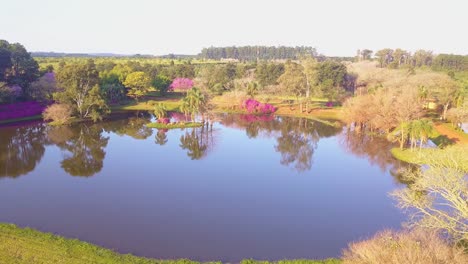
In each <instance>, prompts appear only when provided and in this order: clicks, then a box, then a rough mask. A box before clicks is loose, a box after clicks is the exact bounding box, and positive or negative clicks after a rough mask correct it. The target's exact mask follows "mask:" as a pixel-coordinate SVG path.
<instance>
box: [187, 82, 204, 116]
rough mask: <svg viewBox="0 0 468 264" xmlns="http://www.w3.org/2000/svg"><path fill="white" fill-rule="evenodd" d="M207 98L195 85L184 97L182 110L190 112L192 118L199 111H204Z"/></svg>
mask: <svg viewBox="0 0 468 264" xmlns="http://www.w3.org/2000/svg"><path fill="white" fill-rule="evenodd" d="M207 103H208V101H207V98H206V97H205V95H203V93H202V92H201V91H200V89H198V88H196V87H194V88H192V89H191V90H189V91H188V92H187V96H186V97H185V98H184V99H183V101H182V105H181V110H182V112H184V113H185V114H190V115H191V116H192V118H195V115H196V114H198V113H202V114H203V113H204V112H205V111H206V106H207Z"/></svg>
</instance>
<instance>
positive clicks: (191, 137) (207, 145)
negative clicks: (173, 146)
mask: <svg viewBox="0 0 468 264" xmlns="http://www.w3.org/2000/svg"><path fill="white" fill-rule="evenodd" d="M179 146H180V147H181V148H182V149H186V150H187V156H189V157H190V158H191V159H192V160H199V159H202V158H204V157H205V156H206V155H207V154H208V151H209V150H210V149H212V148H213V146H214V137H213V130H212V129H209V126H208V124H207V125H204V126H202V127H197V128H192V130H191V131H190V132H189V131H186V132H185V134H184V135H182V136H181V137H180V145H179Z"/></svg>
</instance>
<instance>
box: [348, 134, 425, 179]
mask: <svg viewBox="0 0 468 264" xmlns="http://www.w3.org/2000/svg"><path fill="white" fill-rule="evenodd" d="M339 139H340V140H339V141H340V145H341V146H343V148H344V149H345V150H347V151H348V152H350V153H352V154H353V155H355V156H358V157H362V158H365V159H367V160H368V161H369V163H370V164H372V165H377V166H378V167H379V168H380V169H381V170H382V172H384V171H389V172H390V174H391V175H392V176H393V178H394V179H395V180H396V181H397V182H398V183H402V184H408V183H409V182H408V181H407V180H405V179H404V177H403V174H404V171H405V170H407V169H417V168H418V167H419V166H414V165H410V164H407V163H404V162H401V161H399V160H397V159H395V158H393V156H392V153H391V152H390V150H391V149H392V148H394V147H398V145H397V144H393V143H391V142H389V141H388V140H386V139H385V138H383V137H379V136H372V135H368V134H365V133H353V132H350V131H344V132H343V133H341V134H340V136H339Z"/></svg>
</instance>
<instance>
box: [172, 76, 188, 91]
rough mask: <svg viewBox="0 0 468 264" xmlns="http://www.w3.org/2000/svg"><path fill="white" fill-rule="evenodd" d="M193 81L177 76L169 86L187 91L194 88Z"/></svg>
mask: <svg viewBox="0 0 468 264" xmlns="http://www.w3.org/2000/svg"><path fill="white" fill-rule="evenodd" d="M192 87H193V81H192V80H191V79H189V78H175V79H174V80H173V81H172V83H171V85H170V86H169V88H170V89H171V90H181V91H184V92H187V91H188V90H190V89H192Z"/></svg>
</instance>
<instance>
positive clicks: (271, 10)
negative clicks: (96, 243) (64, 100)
mask: <svg viewBox="0 0 468 264" xmlns="http://www.w3.org/2000/svg"><path fill="white" fill-rule="evenodd" d="M467 32H468V0H440V1H436V0H315V1H313V0H310V1H306V0H283V1H276V0H270V1H260V0H229V1H228V0H166V1H158V0H128V1H124V0H0V39H6V40H7V41H9V42H20V43H22V44H23V45H25V47H26V48H27V49H28V50H29V51H55V52H81V53H86V52H87V53H94V52H112V53H122V54H135V53H140V54H154V55H162V54H168V53H176V54H197V53H199V52H200V51H201V49H202V48H203V47H209V46H232V45H236V46H242V45H268V46H278V45H287V46H302V45H304V46H312V47H315V48H317V51H318V52H319V53H322V54H325V55H328V56H354V55H355V53H356V50H357V49H363V48H368V49H372V50H374V51H376V50H378V49H382V48H403V49H407V50H410V51H414V50H417V49H420V48H422V49H427V50H432V51H434V52H435V53H455V54H464V55H466V54H468V33H467Z"/></svg>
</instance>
